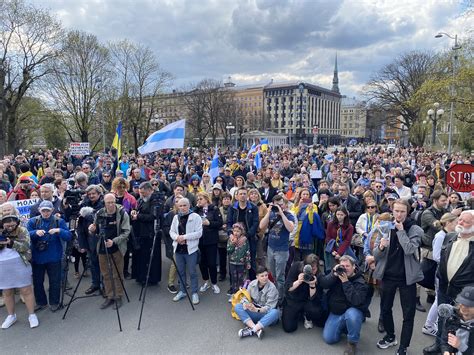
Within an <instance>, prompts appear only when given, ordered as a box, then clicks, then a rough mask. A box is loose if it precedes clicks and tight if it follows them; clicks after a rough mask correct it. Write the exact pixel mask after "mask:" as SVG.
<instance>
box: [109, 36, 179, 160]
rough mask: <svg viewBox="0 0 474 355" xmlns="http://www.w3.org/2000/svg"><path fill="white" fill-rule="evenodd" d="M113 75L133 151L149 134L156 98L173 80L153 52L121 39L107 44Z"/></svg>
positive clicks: (121, 113) (121, 115)
mask: <svg viewBox="0 0 474 355" xmlns="http://www.w3.org/2000/svg"><path fill="white" fill-rule="evenodd" d="M110 50H111V54H112V56H111V60H112V64H113V66H114V68H115V72H116V74H117V75H116V76H115V77H116V80H115V82H114V84H115V86H116V87H117V88H118V92H119V103H120V117H121V118H122V120H123V124H124V130H128V131H130V132H131V135H132V137H133V145H134V148H135V151H137V150H138V147H139V146H140V145H141V144H142V143H143V141H144V140H145V139H146V138H147V137H148V135H149V134H150V129H151V120H152V118H153V114H154V113H155V111H156V108H157V107H156V106H157V104H158V102H159V101H158V95H159V94H160V93H161V92H162V90H163V89H164V88H165V87H166V86H167V85H168V84H169V83H170V81H171V80H172V75H171V74H170V73H169V72H167V71H165V70H163V69H162V68H161V67H160V64H159V62H158V60H157V58H156V56H155V54H154V53H153V51H152V50H151V49H150V48H148V47H146V46H143V45H140V44H134V43H132V42H130V41H127V40H124V41H121V42H118V43H112V44H111V45H110Z"/></svg>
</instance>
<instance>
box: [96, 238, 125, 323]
mask: <svg viewBox="0 0 474 355" xmlns="http://www.w3.org/2000/svg"><path fill="white" fill-rule="evenodd" d="M101 242H102V243H104V249H105V256H106V257H107V268H108V269H109V270H108V271H109V277H110V282H111V283H112V294H113V297H114V303H115V310H116V311H117V319H118V324H119V329H120V331H122V322H121V321H120V312H119V308H118V305H117V293H116V290H115V281H114V273H113V271H112V262H111V261H110V259H111V258H112V259H113V256H112V257H111V256H110V254H109V251H108V250H107V246H106V245H105V238H102V241H101Z"/></svg>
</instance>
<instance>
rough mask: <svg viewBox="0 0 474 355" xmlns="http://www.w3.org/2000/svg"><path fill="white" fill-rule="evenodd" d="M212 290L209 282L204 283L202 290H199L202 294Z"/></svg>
mask: <svg viewBox="0 0 474 355" xmlns="http://www.w3.org/2000/svg"><path fill="white" fill-rule="evenodd" d="M210 288H211V285H210V284H209V282H207V281H206V282H204V285H202V286H201V288H200V289H199V291H200V292H206V291H207V290H209V289H210Z"/></svg>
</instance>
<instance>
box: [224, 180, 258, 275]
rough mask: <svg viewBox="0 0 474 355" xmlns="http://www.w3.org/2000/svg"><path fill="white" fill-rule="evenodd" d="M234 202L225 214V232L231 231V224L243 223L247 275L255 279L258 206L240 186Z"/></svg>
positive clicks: (229, 232)
mask: <svg viewBox="0 0 474 355" xmlns="http://www.w3.org/2000/svg"><path fill="white" fill-rule="evenodd" d="M236 200H237V201H236V202H235V203H234V205H233V206H232V207H230V208H229V213H228V214H227V223H226V226H227V234H228V235H230V234H231V233H232V226H233V225H234V224H235V223H237V222H240V223H242V224H243V225H244V228H245V234H246V236H247V239H248V241H249V244H250V259H251V260H250V263H251V269H250V271H249V277H250V279H251V280H253V279H255V276H256V275H255V270H256V268H257V263H256V257H257V229H258V223H259V221H258V207H257V206H255V205H254V204H253V203H251V202H250V201H249V200H248V195H247V189H246V188H245V187H241V188H239V189H238V190H237V193H236Z"/></svg>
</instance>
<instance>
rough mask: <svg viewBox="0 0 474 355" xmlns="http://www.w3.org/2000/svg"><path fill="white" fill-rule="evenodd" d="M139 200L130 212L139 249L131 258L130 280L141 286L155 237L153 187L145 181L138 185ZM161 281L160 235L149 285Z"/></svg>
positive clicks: (144, 278) (144, 279) (156, 243)
mask: <svg viewBox="0 0 474 355" xmlns="http://www.w3.org/2000/svg"><path fill="white" fill-rule="evenodd" d="M139 189H140V190H139V191H140V198H139V199H138V201H137V209H136V210H132V211H131V212H130V219H131V224H132V228H133V233H134V236H135V238H136V240H137V241H138V244H139V248H138V250H135V251H134V252H133V256H132V278H135V279H136V281H137V282H138V283H141V284H142V285H143V284H145V282H146V275H147V272H148V266H149V264H150V255H151V249H152V246H153V238H154V237H155V220H156V213H155V212H156V211H155V209H156V207H157V206H156V200H154V199H152V194H153V187H152V186H151V184H150V183H149V182H148V181H146V182H142V183H141V184H140V188H139ZM160 281H161V234H159V235H157V239H156V241H155V249H154V253H153V260H151V268H150V277H149V279H148V284H149V285H157V284H158V282H160Z"/></svg>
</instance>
